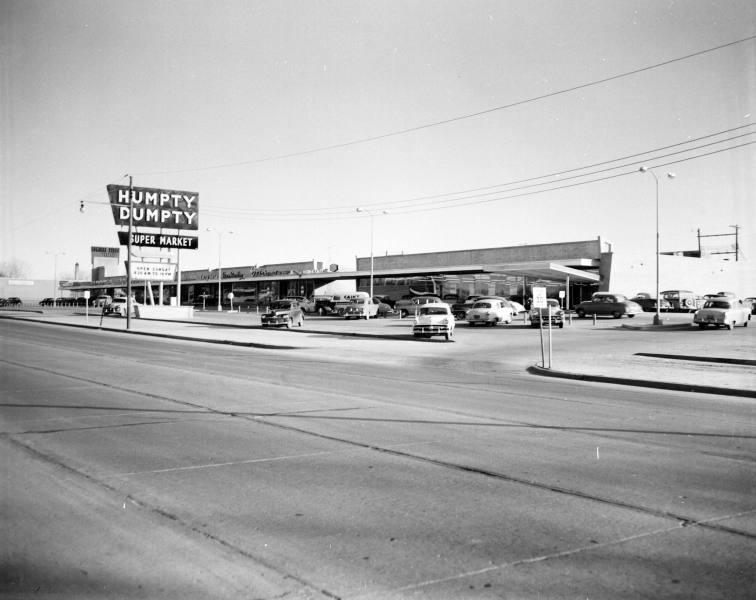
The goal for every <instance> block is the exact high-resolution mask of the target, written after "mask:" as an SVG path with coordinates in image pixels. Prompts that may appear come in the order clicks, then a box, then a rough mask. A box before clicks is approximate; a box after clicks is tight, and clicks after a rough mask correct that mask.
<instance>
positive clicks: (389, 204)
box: [213, 123, 756, 216]
mask: <svg viewBox="0 0 756 600" xmlns="http://www.w3.org/2000/svg"><path fill="white" fill-rule="evenodd" d="M754 125H756V123H748V124H746V125H741V126H738V127H733V128H730V129H725V130H722V131H718V132H716V133H711V134H708V135H704V136H700V137H697V138H691V139H688V140H685V141H683V142H677V143H675V144H669V145H667V146H660V147H658V148H653V149H651V150H646V151H644V152H638V153H635V154H629V155H625V156H621V157H617V158H612V159H609V160H605V161H601V162H597V163H592V164H588V165H583V166H580V167H573V168H570V169H565V170H562V171H554V172H551V173H545V174H543V175H537V176H534V177H527V178H524V179H516V180H513V181H508V182H504V183H499V184H494V185H489V186H484V187H477V188H470V189H466V190H458V191H455V192H446V193H443V194H434V195H426V196H417V197H415V198H410V199H403V200H389V201H383V202H373V203H363V204H361V206H362V207H364V208H371V207H380V208H392V209H393V208H397V207H398V206H399V205H401V204H410V203H412V204H414V203H418V202H420V201H424V200H437V199H440V198H447V197H449V196H459V195H460V194H469V193H474V192H486V193H488V194H496V193H500V192H503V191H505V190H501V189H498V188H503V187H510V186H514V185H518V184H521V183H529V182H535V181H538V180H540V179H548V178H553V177H562V176H563V175H567V174H570V173H577V172H579V171H585V170H587V169H593V168H595V167H599V166H604V165H608V164H611V163H614V162H619V161H623V160H628V159H631V158H638V157H643V156H646V155H648V154H651V153H654V152H660V151H663V150H668V149H670V148H677V147H680V146H685V145H690V144H693V143H695V142H699V141H702V140H705V139H711V138H713V137H717V136H721V135H724V134H727V133H732V132H734V131H740V130H742V129H745V128H748V127H753V126H754ZM753 133H754V132H749V133H745V134H742V135H739V136H733V137H730V138H727V139H724V140H718V141H716V142H711V143H710V144H704V145H701V146H697V147H696V148H688V149H685V150H681V151H679V152H678V153H684V152H691V151H693V150H696V149H699V148H704V147H707V146H711V145H714V144H719V143H724V142H727V141H731V140H734V139H737V138H740V137H744V136H747V135H753ZM673 154H675V153H671V154H668V155H662V156H661V157H657V158H664V157H666V156H671V155H673ZM644 160H645V161H648V160H653V158H648V157H646V158H644ZM620 166H621V165H620ZM620 166H618V167H613V168H620ZM598 172H601V171H598ZM594 173H595V172H594ZM586 175H590V173H588V174H584V175H575V176H573V177H571V178H572V179H574V178H575V177H581V176H586ZM568 179H570V178H568ZM562 181H564V179H562ZM546 183H549V182H544V183H540V184H538V183H534V184H532V185H545V184H546ZM517 189H521V188H517ZM489 190H493V191H489ZM484 195H485V194H484ZM442 201H443V200H442ZM213 209H214V210H220V211H227V212H228V213H236V214H252V213H253V214H255V215H271V214H273V215H292V216H295V215H297V216H301V215H305V216H306V215H308V214H315V215H321V214H327V213H331V214H340V213H342V212H343V211H345V210H347V211H353V210H354V205H352V204H350V205H341V206H330V207H320V208H318V207H298V208H280V209H265V208H255V209H245V208H235V207H234V208H232V207H225V206H215V207H213Z"/></svg>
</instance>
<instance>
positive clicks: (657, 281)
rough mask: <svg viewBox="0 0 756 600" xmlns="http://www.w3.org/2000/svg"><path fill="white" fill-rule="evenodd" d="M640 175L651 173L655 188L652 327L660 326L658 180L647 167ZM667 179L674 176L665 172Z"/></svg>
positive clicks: (642, 169)
mask: <svg viewBox="0 0 756 600" xmlns="http://www.w3.org/2000/svg"><path fill="white" fill-rule="evenodd" d="M638 170H639V171H640V172H641V173H651V175H653V176H654V183H655V187H656V314H655V315H654V325H661V315H660V314H659V313H660V305H661V301H660V298H659V178H658V177H657V176H656V173H654V171H653V169H649V168H648V167H645V166H643V167H641V168H640V169H638ZM667 178H669V179H674V178H675V174H674V173H672V172H669V171H668V172H667Z"/></svg>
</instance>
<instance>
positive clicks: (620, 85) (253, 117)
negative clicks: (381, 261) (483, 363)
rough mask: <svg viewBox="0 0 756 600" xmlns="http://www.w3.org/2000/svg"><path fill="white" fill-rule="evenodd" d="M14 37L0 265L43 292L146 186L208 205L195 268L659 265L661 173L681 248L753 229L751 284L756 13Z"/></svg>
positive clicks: (246, 21)
mask: <svg viewBox="0 0 756 600" xmlns="http://www.w3.org/2000/svg"><path fill="white" fill-rule="evenodd" d="M0 33H1V34H2V35H0V50H1V54H0V56H1V57H2V58H0V60H1V61H2V62H1V63H0V66H1V68H2V71H1V72H0V83H1V85H2V88H1V89H0V94H1V95H0V152H1V155H0V156H1V159H0V198H1V199H2V202H1V208H0V210H1V211H2V212H1V213H0V217H1V219H2V242H1V243H0V264H9V263H13V264H19V265H22V267H23V275H24V276H25V277H29V278H41V279H51V278H52V277H53V269H54V268H55V269H56V270H57V275H58V277H62V278H67V277H73V274H74V265H75V264H76V263H78V264H79V265H80V268H81V269H82V271H83V272H84V273H86V274H88V272H89V264H90V247H91V246H118V237H117V231H118V227H116V225H115V224H114V222H113V217H112V214H111V212H110V210H109V206H108V205H107V202H108V196H107V194H106V185H108V184H111V183H114V184H120V185H127V184H128V176H131V178H132V180H133V184H134V185H135V186H140V187H149V188H161V189H172V190H187V191H192V192H196V193H197V194H198V195H199V230H198V232H197V233H198V235H199V249H198V250H185V251H182V252H181V256H180V266H181V269H182V270H188V269H204V268H215V267H216V266H217V265H218V263H219V261H220V262H222V264H223V265H224V266H245V265H264V264H271V263H283V262H293V261H307V260H315V261H322V262H323V263H324V264H325V265H330V264H337V265H339V267H340V269H341V270H350V269H353V268H354V263H355V256H360V257H365V256H369V255H370V252H371V230H372V240H373V243H372V248H373V252H374V253H375V255H383V254H400V253H415V252H435V251H443V250H461V249H467V248H489V247H499V246H516V245H521V244H535V243H549V242H565V241H577V240H588V239H595V238H597V237H601V238H602V239H608V240H610V241H611V242H612V243H613V245H614V249H615V251H616V252H623V253H631V252H633V253H635V252H636V251H637V250H638V249H647V250H649V251H653V249H654V245H655V236H656V222H655V207H656V198H657V196H656V181H655V179H654V177H653V175H652V174H651V173H641V172H639V170H638V169H639V167H640V166H641V165H645V166H647V167H649V168H652V169H653V173H655V174H656V176H657V178H658V192H659V194H658V199H659V231H660V239H661V249H662V251H665V250H687V249H694V248H696V247H697V237H696V233H697V231H698V230H699V229H700V231H701V233H702V234H704V235H707V234H709V235H711V234H722V233H732V232H734V229H733V227H732V226H734V225H739V226H740V229H739V234H740V235H739V242H740V246H741V250H742V255H741V259H745V260H754V261H756V232H755V231H754V227H755V226H756V218H755V215H754V212H755V211H754V204H755V203H756V202H755V201H754V200H755V199H754V190H756V168H755V167H756V145H754V142H756V136H755V135H754V134H755V133H756V106H755V104H756V3H754V2H753V1H752V0H721V1H720V0H717V1H715V0H686V1H680V2H678V1H673V0H670V1H661V0H635V1H632V2H631V1H629V0H628V1H625V0H622V1H620V0H593V1H588V0H578V1H575V2H562V1H555V0H542V1H529V2H508V1H503V0H493V1H483V0H480V1H465V0H455V1H451V0H417V1H407V0H401V1H398V0H397V1H394V0H386V1H381V2H375V1H373V0H367V1H359V0H358V1H350V2H346V1H308V2H303V1H301V0H275V1H274V0H271V1H267V2H258V1H254V0H240V1H229V0H184V1H180V2H179V1H166V0H130V1H129V2H122V1H120V0H95V1H89V0H66V2H56V1H53V0H2V2H0ZM667 172H674V174H675V178H674V179H668V178H667V177H665V174H666V173H667ZM82 201H83V202H84V206H85V210H84V212H83V213H82V212H81V211H80V204H81V202H82ZM358 207H359V208H362V209H363V210H362V212H358V211H357V210H356V209H357V208H358ZM207 228H212V231H207ZM716 240H722V241H720V242H718V243H720V244H726V243H727V242H728V241H731V238H711V242H714V241H716ZM707 243H709V242H708V241H707ZM140 252H141V256H142V257H143V258H147V259H150V258H157V257H158V255H159V252H158V251H155V250H148V249H145V250H142V251H140ZM122 255H123V256H124V257H125V251H124V252H123V253H122ZM171 256H173V257H174V258H175V253H173V254H171ZM162 257H163V258H165V259H168V254H167V253H166V252H164V253H163V254H162Z"/></svg>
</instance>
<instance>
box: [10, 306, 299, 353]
mask: <svg viewBox="0 0 756 600" xmlns="http://www.w3.org/2000/svg"><path fill="white" fill-rule="evenodd" d="M0 318H8V319H13V320H16V321H27V322H29V323H42V324H44V325H59V326H61V327H76V328H78V329H96V330H99V331H107V332H108V333H120V334H126V335H142V336H146V337H159V338H167V339H172V340H183V341H187V342H200V343H206V344H222V345H225V346H241V347H243V348H262V349H265V350H301V348H302V347H301V346H279V345H276V344H261V343H259V342H237V341H234V340H216V339H212V338H198V337H191V336H186V335H173V334H170V333H152V332H149V331H133V330H130V329H111V328H110V327H100V326H98V325H79V324H78V323H60V322H58V321H43V320H41V319H24V318H19V317H4V316H2V315H0Z"/></svg>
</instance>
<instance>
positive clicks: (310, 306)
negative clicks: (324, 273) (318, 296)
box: [282, 296, 315, 312]
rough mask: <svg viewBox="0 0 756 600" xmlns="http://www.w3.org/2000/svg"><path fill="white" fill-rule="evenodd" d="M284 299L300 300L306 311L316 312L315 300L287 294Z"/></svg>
mask: <svg viewBox="0 0 756 600" xmlns="http://www.w3.org/2000/svg"><path fill="white" fill-rule="evenodd" d="M282 300H291V301H292V302H298V303H299V306H300V307H301V308H302V310H303V311H304V312H315V301H314V300H308V299H307V298H305V297H304V296H286V297H285V298H282Z"/></svg>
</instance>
